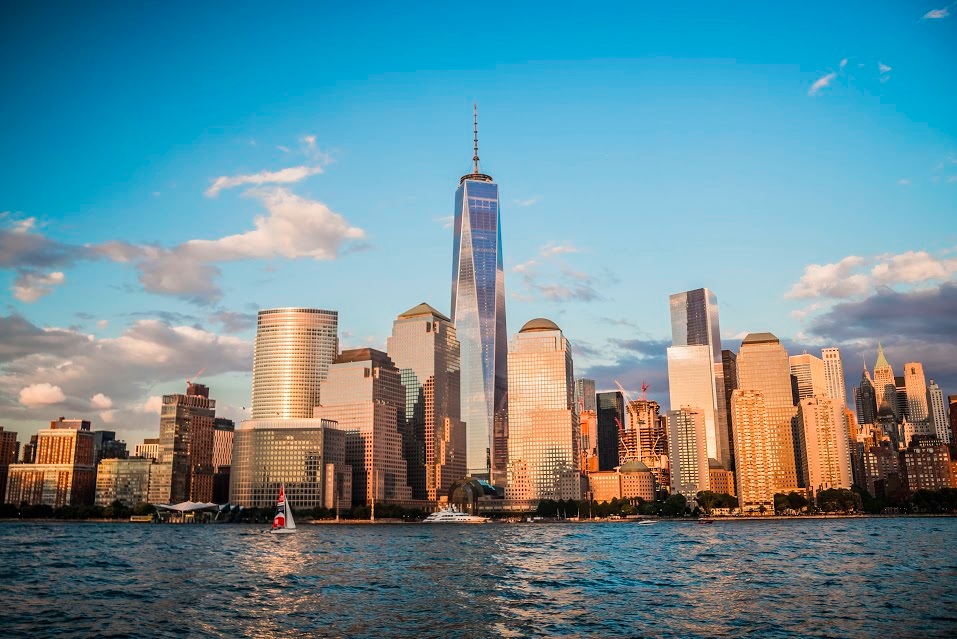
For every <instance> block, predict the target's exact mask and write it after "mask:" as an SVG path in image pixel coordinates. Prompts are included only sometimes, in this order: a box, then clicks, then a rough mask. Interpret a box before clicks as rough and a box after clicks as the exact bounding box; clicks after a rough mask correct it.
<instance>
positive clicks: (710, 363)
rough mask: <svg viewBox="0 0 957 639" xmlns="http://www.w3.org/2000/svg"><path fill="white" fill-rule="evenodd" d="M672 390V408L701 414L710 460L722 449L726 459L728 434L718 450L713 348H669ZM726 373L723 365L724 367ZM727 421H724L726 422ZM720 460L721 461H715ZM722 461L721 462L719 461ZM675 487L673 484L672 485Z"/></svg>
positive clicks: (669, 373)
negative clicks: (687, 409)
mask: <svg viewBox="0 0 957 639" xmlns="http://www.w3.org/2000/svg"><path fill="white" fill-rule="evenodd" d="M667 353H668V389H669V392H670V395H671V408H673V409H675V410H677V409H680V408H695V409H697V410H698V411H700V412H701V415H702V418H703V419H704V424H705V430H704V435H705V449H706V450H707V451H708V457H715V455H716V454H717V453H715V454H712V453H714V452H715V451H716V450H718V449H720V450H721V453H722V456H724V454H725V449H726V447H727V437H726V435H727V433H726V432H725V433H724V439H723V440H721V441H720V444H721V446H718V443H719V439H718V431H717V429H716V428H715V425H716V424H717V422H718V419H717V417H716V415H717V414H718V413H719V412H720V413H721V414H724V411H723V410H721V411H719V410H718V408H717V405H716V404H715V402H716V401H717V400H716V398H715V393H714V388H715V386H714V385H715V380H714V360H713V358H712V353H711V348H710V347H708V346H706V345H700V346H670V347H669V348H668V351H667ZM722 369H723V364H722ZM721 386H722V391H721V395H722V401H721V407H722V408H723V407H724V377H723V370H722V379H721ZM723 421H724V420H723V419H722V422H723ZM715 459H717V457H715ZM719 461H720V460H719ZM672 483H673V482H672Z"/></svg>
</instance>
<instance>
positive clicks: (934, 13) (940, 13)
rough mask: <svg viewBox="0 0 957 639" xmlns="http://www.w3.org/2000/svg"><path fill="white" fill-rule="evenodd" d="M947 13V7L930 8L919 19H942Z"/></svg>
mask: <svg viewBox="0 0 957 639" xmlns="http://www.w3.org/2000/svg"><path fill="white" fill-rule="evenodd" d="M948 6H950V5H948ZM949 15H950V11H948V10H947V7H944V8H943V9H932V10H931V11H928V12H927V13H925V14H924V15H923V16H921V20H942V19H944V18H946V17H947V16H949Z"/></svg>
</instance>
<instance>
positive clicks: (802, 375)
mask: <svg viewBox="0 0 957 639" xmlns="http://www.w3.org/2000/svg"><path fill="white" fill-rule="evenodd" d="M788 362H789V364H790V366H791V377H793V378H794V380H795V381H794V383H795V385H796V387H797V398H798V400H799V401H800V400H802V399H805V398H807V397H815V396H817V395H827V372H826V368H825V366H824V360H823V359H821V358H820V357H815V356H814V355H811V354H810V353H807V352H805V353H803V354H801V355H791V356H790V357H789V358H788Z"/></svg>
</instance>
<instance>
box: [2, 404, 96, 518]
mask: <svg viewBox="0 0 957 639" xmlns="http://www.w3.org/2000/svg"><path fill="white" fill-rule="evenodd" d="M72 421H73V422H74V423H75V424H73V425H65V426H64V425H62V418H61V420H60V422H52V423H51V428H49V429H47V430H41V431H40V432H38V433H37V444H36V454H35V460H36V461H35V463H32V464H11V465H10V467H9V470H8V475H7V495H6V503H11V504H20V503H24V502H26V503H27V504H31V505H35V504H45V505H48V506H53V507H54V508H57V507H60V506H78V505H86V504H92V503H93V497H94V492H95V484H94V477H95V474H96V470H95V468H94V466H93V433H91V432H90V430H89V429H90V423H89V422H82V421H81V420H72ZM74 425H76V426H77V427H75V428H74Z"/></svg>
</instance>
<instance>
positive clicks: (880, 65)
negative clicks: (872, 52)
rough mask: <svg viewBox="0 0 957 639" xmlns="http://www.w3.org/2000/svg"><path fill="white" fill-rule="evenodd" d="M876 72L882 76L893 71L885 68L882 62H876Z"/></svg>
mask: <svg viewBox="0 0 957 639" xmlns="http://www.w3.org/2000/svg"><path fill="white" fill-rule="evenodd" d="M877 70H878V71H880V72H881V73H882V74H884V73H890V72H891V71H893V69H892V68H891V67H889V66H887V65H886V64H884V63H883V62H878V63H877Z"/></svg>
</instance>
